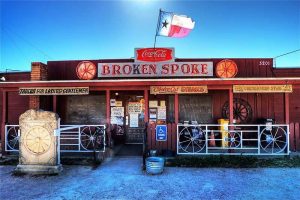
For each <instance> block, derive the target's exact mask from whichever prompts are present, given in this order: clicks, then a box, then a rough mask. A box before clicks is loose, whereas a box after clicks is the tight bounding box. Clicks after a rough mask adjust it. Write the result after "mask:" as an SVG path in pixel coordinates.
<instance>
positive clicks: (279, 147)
mask: <svg viewBox="0 0 300 200" xmlns="http://www.w3.org/2000/svg"><path fill="white" fill-rule="evenodd" d="M259 137H260V147H261V152H262V153H270V154H278V153H281V152H283V151H284V150H286V148H287V144H288V141H287V132H286V131H285V130H284V129H283V128H282V127H280V126H273V127H272V129H269V128H267V127H266V128H264V129H263V130H262V131H261V132H260V136H259Z"/></svg>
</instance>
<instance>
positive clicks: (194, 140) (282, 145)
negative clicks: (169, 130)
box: [177, 124, 289, 155]
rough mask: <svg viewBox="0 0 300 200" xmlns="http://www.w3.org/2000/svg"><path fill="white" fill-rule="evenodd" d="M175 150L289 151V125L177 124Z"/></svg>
mask: <svg viewBox="0 0 300 200" xmlns="http://www.w3.org/2000/svg"><path fill="white" fill-rule="evenodd" d="M177 154H183V155H184V154H186V155H202V154H203V155H205V154H229V155H288V154H289V126H288V125H286V124H273V125H220V124H199V125H191V124H178V125H177Z"/></svg>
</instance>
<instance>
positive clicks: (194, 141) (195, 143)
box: [178, 127, 205, 153]
mask: <svg viewBox="0 0 300 200" xmlns="http://www.w3.org/2000/svg"><path fill="white" fill-rule="evenodd" d="M178 145H179V148H181V149H182V150H183V151H184V152H187V153H199V152H201V151H202V150H203V148H204V147H205V133H204V132H203V131H202V130H201V129H200V130H199V133H198V134H194V133H192V131H190V130H189V129H188V127H184V128H183V129H182V130H181V131H180V133H179V141H178Z"/></svg>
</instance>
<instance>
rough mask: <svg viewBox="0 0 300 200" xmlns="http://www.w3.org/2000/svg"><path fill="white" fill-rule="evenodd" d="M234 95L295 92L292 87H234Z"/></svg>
mask: <svg viewBox="0 0 300 200" xmlns="http://www.w3.org/2000/svg"><path fill="white" fill-rule="evenodd" d="M233 92H234V93H281V92H289V93H291V92H293V86H292V85H234V86H233Z"/></svg>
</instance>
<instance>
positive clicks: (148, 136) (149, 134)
mask: <svg viewBox="0 0 300 200" xmlns="http://www.w3.org/2000/svg"><path fill="white" fill-rule="evenodd" d="M151 147H152V143H151V125H150V124H148V127H147V148H148V150H150V149H151Z"/></svg>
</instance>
